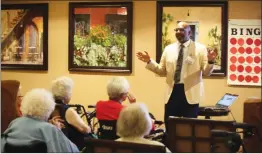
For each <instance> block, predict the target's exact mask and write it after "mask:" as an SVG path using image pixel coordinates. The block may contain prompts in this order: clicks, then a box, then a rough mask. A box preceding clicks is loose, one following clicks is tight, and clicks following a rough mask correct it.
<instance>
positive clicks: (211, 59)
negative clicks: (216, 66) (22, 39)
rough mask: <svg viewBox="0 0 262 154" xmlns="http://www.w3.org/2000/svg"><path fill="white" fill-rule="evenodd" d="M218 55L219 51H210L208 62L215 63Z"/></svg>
mask: <svg viewBox="0 0 262 154" xmlns="http://www.w3.org/2000/svg"><path fill="white" fill-rule="evenodd" d="M217 55H218V53H217V51H215V50H212V51H209V52H208V53H207V59H208V61H211V62H214V61H215V59H216V57H217Z"/></svg>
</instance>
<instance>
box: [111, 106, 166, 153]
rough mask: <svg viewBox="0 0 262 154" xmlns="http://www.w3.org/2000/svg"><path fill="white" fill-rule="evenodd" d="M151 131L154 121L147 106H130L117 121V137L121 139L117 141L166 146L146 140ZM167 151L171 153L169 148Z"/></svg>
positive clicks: (121, 113)
mask: <svg viewBox="0 0 262 154" xmlns="http://www.w3.org/2000/svg"><path fill="white" fill-rule="evenodd" d="M151 129H152V119H151V118H150V116H149V112H148V110H147V107H146V106H145V104H141V103H136V104H130V105H128V106H127V107H125V108H124V109H123V110H122V111H121V112H120V115H119V118H118V120H117V135H118V136H120V138H119V139H117V140H116V141H124V142H133V143H141V144H152V145H162V146H164V144H162V143H160V142H157V141H151V140H148V139H145V138H144V136H146V135H148V134H149V133H150V131H151ZM166 151H167V152H170V150H169V149H168V148H166Z"/></svg>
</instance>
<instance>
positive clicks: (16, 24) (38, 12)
mask: <svg viewBox="0 0 262 154" xmlns="http://www.w3.org/2000/svg"><path fill="white" fill-rule="evenodd" d="M1 23H2V24H1V26H2V27H1V68H2V69H3V70H48V4H3V5H2V6H1Z"/></svg>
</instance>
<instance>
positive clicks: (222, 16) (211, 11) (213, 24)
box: [156, 1, 228, 76]
mask: <svg viewBox="0 0 262 154" xmlns="http://www.w3.org/2000/svg"><path fill="white" fill-rule="evenodd" d="M180 21H184V22H187V23H188V24H189V25H190V28H191V32H192V33H191V36H190V38H191V40H193V41H195V42H199V43H201V44H203V45H205V46H206V47H207V51H208V52H210V51H214V52H216V53H217V54H218V56H217V58H216V60H215V68H214V71H213V73H212V76H226V70H227V69H226V68H227V67H226V66H227V36H228V34H227V31H228V29H227V25H228V2H227V1H158V2H157V42H156V45H157V46H156V49H157V52H156V60H157V62H159V61H160V59H161V56H162V53H163V51H164V49H165V47H166V46H168V45H169V44H172V43H174V42H176V38H175V31H174V29H175V28H176V26H177V23H178V22H180Z"/></svg>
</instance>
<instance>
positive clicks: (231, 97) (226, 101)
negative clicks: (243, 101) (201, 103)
mask: <svg viewBox="0 0 262 154" xmlns="http://www.w3.org/2000/svg"><path fill="white" fill-rule="evenodd" d="M237 98H238V95H237V94H229V93H226V94H225V95H224V96H223V97H222V98H221V99H220V100H219V101H218V102H217V103H216V105H215V106H207V107H206V108H211V109H212V108H217V109H227V108H229V107H230V106H231V105H232V104H233V103H234V102H235V101H236V99H237Z"/></svg>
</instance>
